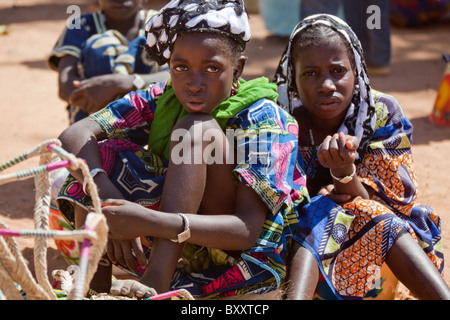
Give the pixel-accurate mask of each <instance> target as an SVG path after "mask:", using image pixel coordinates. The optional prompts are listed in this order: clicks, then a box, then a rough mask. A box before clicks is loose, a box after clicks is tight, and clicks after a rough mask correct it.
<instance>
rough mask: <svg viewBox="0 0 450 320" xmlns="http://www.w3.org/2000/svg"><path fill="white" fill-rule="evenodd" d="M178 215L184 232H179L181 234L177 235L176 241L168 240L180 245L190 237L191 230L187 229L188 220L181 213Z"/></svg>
mask: <svg viewBox="0 0 450 320" xmlns="http://www.w3.org/2000/svg"><path fill="white" fill-rule="evenodd" d="M178 215H179V216H180V217H181V218H183V222H184V230H183V232H181V233H179V234H178V235H177V238H176V239H170V241H172V242H179V243H182V242H184V241H186V240H187V239H189V238H190V237H191V229H189V220H188V218H187V217H186V216H185V215H184V214H182V213H178Z"/></svg>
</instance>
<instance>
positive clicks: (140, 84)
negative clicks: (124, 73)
mask: <svg viewBox="0 0 450 320" xmlns="http://www.w3.org/2000/svg"><path fill="white" fill-rule="evenodd" d="M133 85H134V86H135V87H136V88H138V89H142V88H143V87H144V86H145V81H144V79H142V78H141V77H140V76H138V75H135V76H134V81H133Z"/></svg>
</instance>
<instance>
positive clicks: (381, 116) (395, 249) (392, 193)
mask: <svg viewBox="0 0 450 320" xmlns="http://www.w3.org/2000/svg"><path fill="white" fill-rule="evenodd" d="M275 82H276V83H277V85H278V91H279V94H280V97H279V100H280V103H281V104H283V105H284V106H285V107H286V108H288V109H289V112H290V113H291V114H293V115H294V117H295V118H296V120H297V122H298V124H299V130H300V131H299V148H300V150H301V153H300V155H299V162H301V163H302V167H303V168H304V170H305V174H306V179H307V188H308V192H309V194H310V196H311V202H310V203H308V204H305V205H304V206H303V204H304V203H303V204H302V206H300V207H299V225H298V226H297V229H296V232H295V236H294V237H295V240H296V241H297V245H296V251H295V252H296V253H295V254H294V255H293V258H292V263H291V267H290V270H291V272H290V276H289V279H288V292H287V297H288V298H291V299H309V298H312V297H313V295H314V293H315V292H316V297H320V298H338V299H362V298H374V297H375V298H376V297H384V298H387V297H389V294H387V295H386V291H387V290H388V288H389V282H390V281H389V280H388V279H389V277H387V276H386V274H388V273H386V267H384V264H387V266H388V267H389V268H390V270H391V271H392V272H393V273H394V275H395V276H396V277H397V278H398V279H399V280H400V281H402V282H403V283H404V284H405V285H406V286H407V287H408V288H409V289H410V290H411V291H412V293H413V294H415V295H417V296H418V297H420V298H425V299H431V298H444V299H448V298H450V294H449V289H448V286H447V285H446V283H445V282H444V280H443V278H442V276H441V274H442V272H443V269H444V257H443V251H442V240H441V220H440V218H439V216H438V215H437V214H436V213H435V212H434V211H433V209H432V208H431V207H429V206H427V205H423V204H422V205H421V204H418V203H417V202H416V200H417V196H418V184H417V178H416V175H415V171H414V165H413V158H412V154H411V139H412V125H411V123H410V122H409V121H408V119H407V118H406V117H405V116H404V114H403V111H402V109H401V106H400V104H399V103H398V102H397V100H395V98H393V97H392V96H390V95H387V94H383V93H381V92H378V91H375V90H373V89H372V88H371V87H370V85H369V79H368V77H367V71H366V66H365V62H364V57H363V51H362V49H361V45H360V43H359V41H358V39H357V37H356V36H355V34H354V33H353V31H352V30H351V28H350V27H349V26H348V25H347V24H346V23H345V22H344V21H342V20H341V19H339V18H337V17H334V16H331V15H325V14H320V15H314V16H310V17H308V18H306V19H304V20H303V21H302V22H300V23H299V24H298V25H297V27H296V28H295V29H294V31H293V33H292V35H291V37H290V41H289V43H288V45H287V47H286V49H285V51H284V54H283V56H282V59H281V61H280V64H279V67H278V69H277V73H276V76H275ZM319 270H320V272H319ZM319 279H321V281H319ZM394 279H395V277H394ZM394 281H395V280H394ZM318 283H319V284H318ZM395 287H396V286H395V285H394V286H393V289H394V290H395ZM315 290H317V291H315ZM383 291H384V292H383ZM391 297H392V296H391Z"/></svg>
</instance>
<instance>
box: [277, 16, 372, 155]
mask: <svg viewBox="0 0 450 320" xmlns="http://www.w3.org/2000/svg"><path fill="white" fill-rule="evenodd" d="M315 24H323V25H326V26H329V27H330V28H332V29H333V30H335V31H336V32H338V33H340V34H341V35H343V38H344V39H346V41H348V44H350V47H351V48H352V50H353V55H354V57H355V66H356V76H357V86H356V87H355V93H354V95H353V98H352V102H351V103H350V106H349V108H348V111H347V114H346V116H345V120H344V122H343V123H342V125H341V127H340V128H339V131H342V132H344V133H346V134H350V135H353V136H356V137H357V138H358V139H359V148H358V150H357V153H358V158H357V159H361V158H362V156H363V155H364V153H365V152H366V149H367V147H368V144H369V141H370V139H371V137H372V135H373V132H374V128H375V124H376V115H375V104H374V100H373V97H372V93H371V90H370V84H369V78H368V76H367V69H366V63H365V61H364V55H363V50H362V47H361V43H360V42H359V40H358V38H357V37H356V35H355V33H354V32H353V30H352V29H351V28H350V27H349V26H348V24H347V23H346V22H344V21H343V20H342V19H339V18H338V17H335V16H332V15H328V14H317V15H312V16H309V17H307V18H305V19H304V20H303V21H301V22H300V23H299V24H298V25H297V26H296V27H295V29H294V31H293V32H292V34H291V36H290V38H289V43H288V45H287V46H286V48H285V50H284V53H283V55H282V58H281V60H280V63H279V65H278V68H277V71H276V73H275V78H274V82H275V83H276V84H277V86H278V94H279V98H278V99H279V102H280V104H282V105H283V106H284V107H287V108H288V109H289V112H290V113H291V114H292V112H293V110H294V109H295V108H296V107H300V106H301V105H302V102H301V101H300V99H299V98H298V95H297V94H296V92H297V88H295V85H294V83H295V82H294V81H293V77H295V72H294V68H293V66H292V61H291V60H290V56H291V44H292V42H293V39H294V37H295V36H297V35H298V34H299V33H301V32H302V31H304V30H305V29H306V28H308V27H309V26H312V25H315Z"/></svg>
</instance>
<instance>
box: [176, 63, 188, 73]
mask: <svg viewBox="0 0 450 320" xmlns="http://www.w3.org/2000/svg"><path fill="white" fill-rule="evenodd" d="M173 69H174V70H175V71H178V72H182V71H186V70H187V67H186V66H184V65H178V66H174V68H173Z"/></svg>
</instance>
